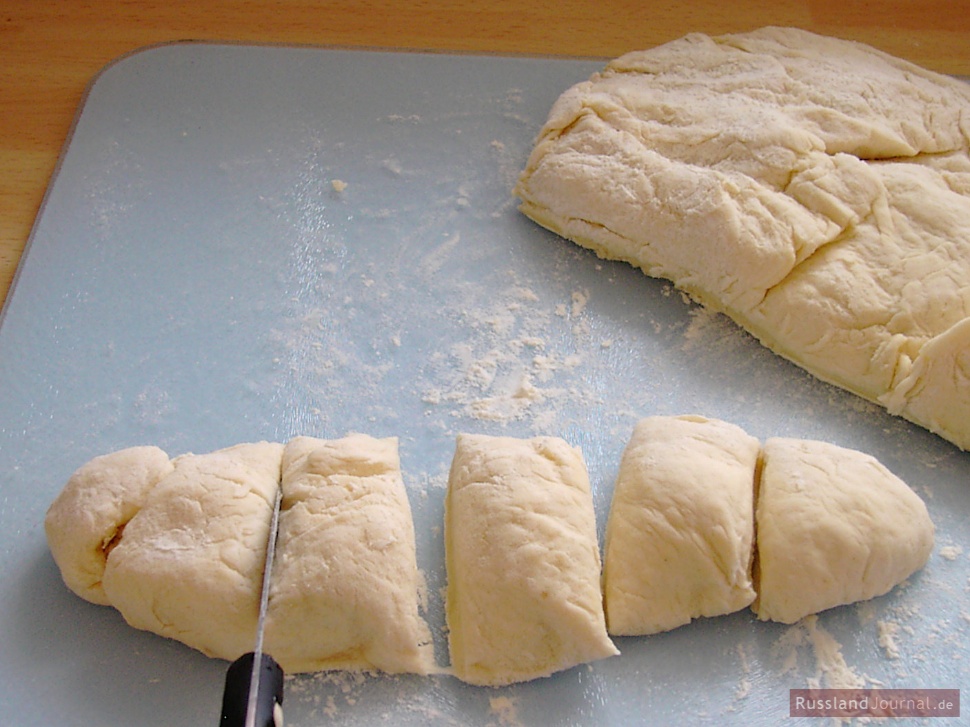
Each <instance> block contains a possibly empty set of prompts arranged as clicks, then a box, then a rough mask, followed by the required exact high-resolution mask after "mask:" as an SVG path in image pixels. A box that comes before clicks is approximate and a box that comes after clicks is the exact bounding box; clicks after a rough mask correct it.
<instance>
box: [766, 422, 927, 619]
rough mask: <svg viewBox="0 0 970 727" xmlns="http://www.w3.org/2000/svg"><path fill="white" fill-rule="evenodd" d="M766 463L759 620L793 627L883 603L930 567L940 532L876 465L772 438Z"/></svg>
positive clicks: (904, 488)
mask: <svg viewBox="0 0 970 727" xmlns="http://www.w3.org/2000/svg"><path fill="white" fill-rule="evenodd" d="M762 456H763V468H762V474H761V484H760V489H759V493H758V503H757V513H756V526H757V533H758V535H757V539H758V544H757V547H758V556H757V567H756V571H757V573H758V576H757V590H758V599H757V601H756V602H755V604H754V606H753V609H754V611H755V613H756V614H757V615H758V618H760V619H762V620H773V621H781V622H783V623H794V622H795V621H798V620H799V619H801V618H802V617H804V616H807V615H809V614H813V613H817V612H819V611H823V610H825V609H828V608H832V607H834V606H840V605H843V604H847V603H853V602H856V601H862V600H866V599H869V598H873V597H875V596H880V595H882V594H884V593H887V592H888V591H889V590H890V589H892V588H893V587H894V586H896V585H898V584H899V583H901V582H902V581H904V580H905V579H906V578H908V577H909V576H910V575H911V574H912V573H914V572H915V571H917V570H919V569H920V568H921V567H922V566H923V565H924V564H925V563H926V561H927V559H928V558H929V556H930V553H931V551H932V549H933V539H934V529H933V523H932V521H931V520H930V517H929V514H928V512H927V510H926V506H925V504H924V503H923V501H922V500H921V499H920V498H919V496H918V495H917V494H916V493H915V492H913V490H911V489H910V488H909V486H908V485H906V483H904V482H903V481H902V480H900V479H899V478H898V477H896V476H895V475H894V474H892V473H891V472H890V471H889V470H888V469H887V468H886V467H885V466H884V465H882V464H881V463H880V462H879V461H877V460H876V459H874V458H873V457H871V456H870V455H868V454H864V453H862V452H858V451H856V450H852V449H846V448H843V447H839V446H837V445H834V444H829V443H827V442H817V441H811V440H802V439H787V438H771V439H768V440H767V441H766V442H765V444H764V449H763V454H762Z"/></svg>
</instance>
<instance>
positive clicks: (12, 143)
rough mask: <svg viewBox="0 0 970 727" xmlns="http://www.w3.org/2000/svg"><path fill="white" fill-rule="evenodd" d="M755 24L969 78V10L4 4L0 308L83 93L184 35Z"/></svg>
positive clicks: (548, 45)
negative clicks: (857, 45)
mask: <svg viewBox="0 0 970 727" xmlns="http://www.w3.org/2000/svg"><path fill="white" fill-rule="evenodd" d="M762 25H794V26H799V27H802V28H805V29H807V30H813V31H815V32H819V33H825V34H828V35H836V36H840V37H844V38H850V39H854V40H861V41H863V42H866V43H870V44H871V45H874V46H876V47H878V48H881V49H883V50H885V51H888V52H890V53H893V54H894V55H898V56H901V57H904V58H908V59H909V60H912V61H914V62H916V63H919V64H921V65H924V66H926V67H928V68H931V69H933V70H937V71H940V72H944V73H952V74H956V75H970V0H929V1H920V0H885V1H884V2H879V0H774V2H771V3H764V2H759V1H758V0H738V1H734V0H699V1H697V2H692V1H690V0H684V2H671V1H669V0H668V2H659V1H656V0H654V1H652V2H651V0H596V2H592V1H591V0H491V1H490V0H460V1H459V0H408V1H407V2H405V0H397V1H395V0H332V1H329V2H322V1H321V2H312V1H311V0H281V1H279V2H265V3H260V2H254V1H252V0H250V1H249V2H243V1H240V0H237V1H235V2H234V1H232V0H195V1H194V2H181V1H174V2H173V1H172V0H166V1H165V2H156V1H154V0H56V1H47V2H45V1H44V0H2V2H0V109H2V114H0V301H3V300H5V299H6V296H7V293H8V290H9V288H10V285H11V281H12V279H13V276H14V272H15V270H16V267H17V263H18V261H19V260H20V256H21V254H22V253H23V250H24V245H25V244H26V241H27V239H28V236H29V234H30V229H31V226H32V224H33V221H34V217H35V216H36V214H37V211H38V209H39V207H40V204H41V202H42V200H43V196H44V191H45V189H46V188H47V184H48V181H49V180H50V178H51V174H52V172H53V171H54V168H55V165H56V163H57V158H58V154H59V153H60V150H61V147H62V145H63V144H64V141H65V139H66V138H67V135H68V133H69V130H70V127H71V122H72V120H73V118H74V115H75V113H76V111H77V109H78V105H79V103H80V101H81V99H82V97H83V94H84V90H85V88H86V86H87V85H88V83H90V82H91V81H92V79H93V78H94V77H95V76H96V74H97V73H98V71H99V70H100V69H101V68H102V67H103V66H104V65H105V64H106V63H108V62H110V61H111V60H113V59H115V58H118V57H119V56H121V55H123V54H125V53H128V52H129V51H132V50H135V49H137V48H140V47H143V46H146V45H150V44H155V43H163V42H167V41H175V40H188V39H192V40H214V41H242V42H253V43H285V44H311V45H337V46H366V47H391V48H408V49H420V50H442V51H463V52H464V51H471V52H497V53H526V54H545V55H572V56H587V57H603V58H607V57H613V56H616V55H619V54H621V53H623V52H626V51H629V50H636V49H641V48H647V47H650V46H653V45H656V44H659V43H662V42H665V41H668V40H672V39H674V38H677V37H679V36H681V35H684V34H685V33H688V32H691V31H701V32H706V33H713V34H717V33H727V32H736V31H744V30H750V29H753V28H756V27H759V26H762Z"/></svg>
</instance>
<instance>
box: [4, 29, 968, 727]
mask: <svg viewBox="0 0 970 727" xmlns="http://www.w3.org/2000/svg"><path fill="white" fill-rule="evenodd" d="M600 66H601V63H600V62H598V61H589V60H554V59H540V58H509V57H495V56H488V57H482V56H454V55H438V54H412V53H393V52H372V51H350V50H337V49H319V48H290V47H253V46H235V45H205V44H177V45H168V46H161V47H155V48H150V49H146V50H144V51H142V52H139V53H136V54H133V55H131V56H128V57H125V58H123V59H121V60H120V61H119V62H117V63H115V64H112V65H111V66H109V67H108V68H107V69H105V71H104V72H103V73H102V74H100V75H99V76H98V78H97V79H96V80H95V82H94V83H93V84H92V86H91V88H90V92H89V94H88V95H87V97H86V100H85V102H84V104H83V106H82V108H81V110H80V112H79V115H78V118H77V121H76V125H75V128H74V130H73V133H72V135H71V137H70V139H69V142H68V144H67V145H66V148H65V150H64V153H63V155H62V159H61V163H60V165H59V168H58V170H57V173H56V175H55V178H54V180H53V182H52V184H51V187H50V189H49V191H48V195H47V197H46V201H45V203H44V205H43V208H42V211H41V214H40V216H39V218H38V220H37V223H36V225H35V228H34V230H33V233H32V236H31V239H30V243H29V246H28V250H27V252H26V254H25V256H24V259H23V261H22V263H21V267H20V269H19V271H18V275H17V278H16V282H15V287H14V289H13V291H12V293H11V295H10V298H9V301H8V303H7V305H6V308H5V310H4V312H3V318H2V321H0V553H2V557H0V633H2V634H3V638H2V642H0V643H2V646H0V703H2V704H3V705H4V707H3V715H4V720H5V721H6V722H8V723H10V724H18V725H44V726H45V727H47V726H49V725H55V724H56V725H91V724H98V725H106V726H107V725H124V726H127V727H130V726H131V725H140V726H142V727H149V726H151V725H166V727H172V725H202V724H215V723H216V721H217V719H218V712H219V703H220V699H221V690H222V680H223V677H224V673H225V668H226V664H225V663H224V662H220V661H216V660H211V659H208V658H206V657H204V656H202V655H201V654H198V653H196V652H194V651H192V650H190V649H189V648H187V647H185V646H182V645H181V644H178V643H175V642H173V641H169V640H165V639H162V638H160V637H157V636H154V635H152V634H148V633H144V632H139V631H135V630H133V629H131V628H129V627H128V626H127V625H126V624H125V623H124V622H123V620H122V619H121V617H120V616H119V615H118V614H117V613H116V612H115V611H113V610H112V609H110V608H107V607H98V606H93V605H91V604H88V603H86V602H84V601H82V600H80V599H79V598H77V597H76V596H74V595H73V594H71V593H70V592H69V591H68V590H67V589H66V588H65V587H64V585H63V584H62V582H61V580H60V577H59V574H58V572H57V569H56V567H55V566H54V563H53V561H52V559H51V557H50V555H49V553H48V550H47V547H46V543H45V539H44V534H43V527H42V522H43V517H44V513H45V510H46V508H47V506H48V505H49V503H50V501H51V500H52V499H53V498H54V496H55V495H56V494H57V492H58V491H59V490H60V488H61V487H62V486H63V484H64V482H65V481H66V479H67V478H68V476H69V475H70V474H71V472H72V471H73V470H74V469H75V468H77V467H78V466H79V465H81V464H83V463H84V462H86V461H87V460H88V459H90V458H92V457H94V456H96V455H98V454H103V453H106V452H109V451H113V450H115V449H120V448H122V447H125V446H129V445H133V444H157V445H159V446H161V447H162V448H164V449H165V450H166V451H168V452H169V454H170V455H173V456H174V455H176V454H180V453H184V452H190V451H192V452H205V451H210V450H213V449H216V448H219V447H223V446H229V445H232V444H237V443H239V442H244V441H255V440H260V439H275V440H280V441H283V440H285V439H287V438H288V437H290V436H292V435H296V434H311V435H316V436H323V437H327V436H341V435H343V434H345V433H347V432H350V431H363V432H367V433H370V434H373V435H375V436H390V435H394V436H398V437H400V444H401V457H402V464H403V468H404V472H405V480H406V483H407V486H408V490H409V495H410V498H411V504H412V508H413V511H414V517H415V522H416V528H417V538H418V542H417V545H418V561H419V565H420V567H421V569H422V571H423V572H424V574H425V576H426V580H427V596H428V598H427V601H428V603H427V617H428V620H429V622H430V623H431V624H432V627H433V630H434V635H435V643H436V649H437V655H438V659H439V661H440V662H441V663H447V642H446V633H445V630H444V617H443V602H442V595H441V594H442V590H441V589H442V588H443V587H444V585H445V574H444V561H443V545H442V514H443V513H442V503H443V499H444V493H445V484H446V477H447V470H448V466H449V464H450V459H451V455H452V452H453V448H454V437H455V434H456V433H458V432H460V431H474V432H484V433H502V434H512V435H516V436H529V435H532V434H552V435H557V436H562V437H564V438H565V439H567V440H569V441H570V442H572V443H573V444H576V445H579V446H581V447H582V449H583V451H584V454H585V457H586V460H587V464H588V466H589V471H590V477H591V480H592V484H593V489H594V501H595V507H596V512H597V516H598V522H599V526H600V534H601V537H602V530H603V526H604V525H605V521H606V514H607V510H608V507H609V500H610V496H611V492H612V486H613V485H612V483H613V478H614V476H615V474H616V470H617V466H618V462H619V456H620V453H621V451H622V449H623V446H624V445H625V443H626V441H627V439H628V438H629V436H630V433H631V431H632V427H633V424H634V422H635V421H636V420H637V418H639V417H641V416H645V415H648V414H682V413H697V414H704V415H707V416H710V417H717V418H721V419H725V420H727V421H731V422H734V423H735V424H738V425H740V426H742V427H744V428H745V429H746V430H747V431H748V432H750V433H751V434H753V435H755V436H757V437H759V438H761V439H764V438H766V437H769V436H774V435H785V436H797V437H806V438H817V439H825V440H829V441H832V442H835V443H837V444H840V445H842V446H847V447H853V448H856V449H861V450H863V451H866V452H869V453H871V454H873V455H875V456H876V457H878V458H879V459H880V460H881V461H883V462H884V463H885V464H886V465H887V466H888V467H889V468H890V469H891V470H893V471H894V472H895V473H896V474H898V475H899V476H900V477H902V478H903V479H904V480H906V481H907V482H908V483H909V484H910V485H911V486H913V487H914V488H915V489H916V490H917V491H918V492H919V493H920V494H921V495H922V496H923V497H924V499H926V500H927V502H928V505H929V508H930V511H931V515H932V516H933V518H934V520H935V522H936V525H937V546H936V550H935V552H934V554H933V556H932V557H931V560H930V562H929V564H928V565H927V567H926V568H925V569H924V570H923V571H922V572H920V573H919V574H917V575H916V576H914V577H913V578H912V579H911V580H910V582H909V583H907V584H905V585H904V586H902V587H900V588H897V589H896V590H894V591H893V592H892V593H891V594H889V595H888V596H885V597H882V598H878V599H875V600H874V601H872V602H869V603H865V604H860V605H856V606H849V607H844V608H839V609H835V610H832V611H830V612H826V613H824V614H822V615H820V616H819V617H818V619H817V621H812V622H810V623H808V624H801V625H797V626H791V627H789V626H781V625H778V624H770V623H759V622H757V621H756V619H755V618H754V617H753V616H752V615H751V614H750V613H748V612H747V611H745V612H741V613H738V614H734V615H732V616H727V617H722V618H713V619H706V620H701V621H697V622H695V623H693V624H691V625H688V626H685V627H683V628H680V629H677V630H675V631H672V632H669V633H666V634H661V635H657V636H653V637H649V638H640V639H634V638H624V639H618V640H617V644H618V646H619V648H620V650H621V651H622V655H621V656H619V657H616V658H613V659H609V660H607V661H602V662H598V663H595V664H592V665H588V666H582V667H578V668H575V669H572V670H569V671H567V672H564V673H562V674H559V675H556V676H554V677H552V678H549V679H543V680H539V681H536V682H533V683H528V684H522V685H517V686H513V687H509V688H504V689H495V690H489V689H479V688H474V687H469V686H466V685H462V684H460V683H459V682H457V681H456V680H454V679H452V678H450V677H447V676H436V677H430V678H420V677H376V676H368V677H354V676H352V675H346V674H330V675H326V674H319V675H308V676H301V677H294V678H290V679H289V680H288V682H287V686H286V702H285V711H286V717H287V724H288V725H291V726H292V727H300V726H309V725H324V724H327V725H330V724H340V725H344V724H347V725H373V724H394V725H410V724H414V725H425V724H436V725H485V724H493V725H497V724H503V725H504V724H509V725H519V724H521V725H606V724H706V723H710V724H718V725H724V724H744V725H774V724H778V723H779V722H781V721H783V720H785V719H786V718H787V717H788V710H789V702H788V699H789V689H791V688H798V687H806V686H808V685H809V684H813V683H820V684H822V685H828V686H848V685H856V684H861V685H865V686H877V685H882V686H887V687H926V688H960V687H962V686H965V685H966V684H967V683H968V670H970V647H968V644H970V639H968V629H970V605H968V596H967V591H968V588H970V586H968V583H970V580H968V578H970V524H968V523H970V518H968V514H970V455H968V454H966V453H962V452H960V451H958V450H957V449H956V448H955V447H953V446H952V445H949V444H947V443H946V442H944V441H943V440H941V439H939V438H937V437H935V436H933V435H932V434H929V433H928V432H926V431H924V430H921V429H919V428H917V427H914V426H913V425H910V424H908V423H907V422H904V421H901V420H899V419H896V418H893V417H891V416H889V415H887V414H886V413H885V412H884V411H883V410H881V409H880V408H878V407H876V406H873V405H870V404H867V403H865V402H863V401H861V400H860V399H858V398H856V397H854V396H852V395H851V394H848V393H845V392H843V391H840V390H838V389H835V388H833V387H831V386H828V385H825V384H822V383H820V382H818V381H816V380H814V379H813V378H811V377H810V376H809V375H807V374H806V373H804V372H802V371H801V370H800V369H798V368H796V367H795V366H793V365H791V364H790V363H787V362H786V361H783V360H781V359H780V358H778V357H776V356H774V355H772V354H771V353H769V352H768V351H766V350H765V349H763V348H762V347H760V346H759V345H758V344H757V343H756V342H755V341H754V340H753V339H752V338H750V337H749V336H747V335H746V334H744V333H743V332H742V331H740V330H739V329H738V328H736V327H735V326H733V325H732V324H731V323H729V322H728V321H727V320H726V319H724V318H722V317H720V316H716V315H712V314H709V313H706V312H705V311H703V310H702V309H700V308H698V307H696V306H694V305H691V304H690V303H688V302H687V301H685V300H684V299H683V297H682V296H681V295H680V294H679V293H677V292H676V291H674V290H673V289H672V287H671V286H670V285H669V284H667V283H665V282H663V281H659V280H652V279H648V278H647V277H645V276H643V275H642V274H641V273H639V272H638V271H636V270H633V269H632V268H630V267H629V266H626V265H623V264H613V263H608V262H604V261H601V260H598V259H597V258H596V257H595V256H593V255H591V254H590V253H588V252H585V251H583V250H581V249H579V248H578V247H576V246H574V245H572V244H570V243H567V242H564V241H562V240H559V239H558V238H556V237H555V236H554V235H552V234H550V233H548V232H547V231H544V230H542V229H540V228H538V227H537V226H535V225H534V224H533V223H531V222H530V221H528V220H527V219H525V218H524V217H523V216H522V215H521V214H520V213H519V212H518V211H517V210H516V202H515V200H514V198H513V197H512V196H511V187H512V185H513V183H514V181H515V178H516V176H517V174H518V172H519V170H520V169H521V168H522V166H523V164H524V163H525V159H526V156H527V155H528V153H529V150H530V148H531V144H532V141H533V138H534V136H535V134H536V133H537V131H538V129H539V127H540V125H541V124H542V122H543V121H544V119H545V116H546V114H547V112H548V110H549V107H550V106H551V104H552V103H553V102H554V101H555V99H556V98H557V97H558V96H559V94H560V93H561V92H562V91H563V90H565V89H566V88H567V87H568V86H570V85H572V84H573V83H575V82H577V81H579V80H582V79H585V78H586V77H587V76H588V75H589V74H590V73H591V72H593V71H594V70H596V69H598V68H599V67H600ZM797 722H798V720H795V723H797ZM803 722H805V723H813V722H809V721H808V720H803Z"/></svg>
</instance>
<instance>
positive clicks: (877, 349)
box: [516, 28, 970, 449]
mask: <svg viewBox="0 0 970 727" xmlns="http://www.w3.org/2000/svg"><path fill="white" fill-rule="evenodd" d="M967 119H970V86H968V85H967V84H966V83H963V82H961V81H958V80H956V79H953V78H949V77H946V76H943V75H940V74H936V73H932V72H930V71H927V70H925V69H922V68H919V67H918V66H915V65H913V64H911V63H908V62H906V61H904V60H901V59H898V58H894V57H892V56H889V55H887V54H885V53H882V52H880V51H878V50H876V49H874V48H870V47H867V46H864V45H861V44H858V43H853V42H849V41H843V40H839V39H836V38H828V37H824V36H819V35H815V34H812V33H808V32H805V31H801V30H797V29H793V28H763V29H760V30H757V31H752V32H750V33H741V34H734V35H725V36H719V37H708V36H706V35H701V34H692V35H689V36H686V37H684V38H682V39H680V40H677V41H673V42H671V43H668V44H665V45H663V46H659V47H657V48H654V49H652V50H647V51H640V52H634V53H630V54H627V55H625V56H622V57H620V58H618V59H616V60H614V61H612V62H611V63H609V64H608V65H607V67H606V68H605V69H604V70H603V71H602V72H601V73H598V74H596V75H594V76H593V77H592V78H591V79H590V80H588V81H586V82H583V83H580V84H577V85H576V86H574V87H573V88H571V89H569V90H567V91H566V92H565V93H564V94H562V96H561V97H560V98H559V99H558V101H557V102H556V103H555V105H554V106H553V108H552V110H551V111H550V114H549V118H548V120H547V122H546V124H545V125H544V127H543V129H542V130H541V132H540V135H539V137H538V140H537V142H536V144H535V148H534V149H533V151H532V154H531V156H530V158H529V160H528V163H527V165H526V168H525V170H524V171H523V173H522V175H521V177H520V180H519V182H518V184H517V186H516V193H517V194H518V196H519V197H520V199H521V200H522V205H521V209H522V211H523V212H524V213H525V214H526V215H528V216H529V217H531V218H532V219H534V220H535V221H536V222H538V223H539V224H542V225H544V226H546V227H548V228H549V229H551V230H553V231H554V232H557V233H558V234H560V235H562V236H564V237H566V238H569V239H570V240H573V241H574V242H576V243H578V244H580V245H583V246H585V247H588V248H591V249H593V250H595V251H596V252H597V253H598V254H599V255H601V256H604V257H607V258H612V259H618V260H624V261H627V262H630V263H632V264H633V265H636V266H638V267H640V268H642V269H643V270H644V271H645V272H646V273H648V274H650V275H653V276H657V277H663V278H667V279H670V280H671V281H673V282H674V283H675V285H677V286H678V287H679V288H680V289H682V290H684V291H686V292H687V293H689V294H690V295H691V296H693V297H694V298H695V299H697V300H698V301H700V302H701V303H703V304H704V305H706V306H708V307H710V308H712V309H714V310H717V311H721V312H724V313H726V314H727V315H728V316H730V317H731V318H732V319H734V320H735V321H736V322H737V323H739V324H740V325H741V326H742V327H744V328H745V329H747V330H748V331H750V332H751V333H753V334H754V335H755V336H757V337H758V338H759V340H761V342H762V343H763V344H764V345H766V346H767V347H769V348H770V349H772V350H773V351H775V352H776V353H778V354H780V355H782V356H784V357H786V358H788V359H790V360H792V361H793V362H795V363H797V364H798V365H800V366H802V367H804V368H805V369H806V370H808V371H810V372H811V373H813V374H814V375H816V376H817V377H819V378H821V379H823V380H825V381H828V382H831V383H834V384H836V385H838V386H841V387H843V388H845V389H848V390H849V391H852V392H854V393H856V394H859V395H860V396H863V397H865V398H867V399H869V400H872V401H875V402H878V403H880V404H881V405H883V406H885V407H886V408H887V410H888V411H890V412H891V413H893V414H898V415H901V416H903V417H905V418H907V419H910V420H912V421H913V422H915V423H917V424H920V425H921V426H924V427H926V428H928V429H930V430H931V431H933V432H936V433H937V434H939V435H941V436H943V437H944V438H946V439H948V440H950V441H951V442H953V443H955V444H957V445H958V446H960V447H962V448H964V449H967V448H970V346H968V345H967V342H968V341H970V322H968V321H970V126H968V122H967Z"/></svg>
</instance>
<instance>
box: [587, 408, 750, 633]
mask: <svg viewBox="0 0 970 727" xmlns="http://www.w3.org/2000/svg"><path fill="white" fill-rule="evenodd" d="M760 450H761V444H760V442H759V441H758V440H757V439H756V438H754V437H752V436H750V435H749V434H747V433H746V432H744V431H743V430H742V429H740V428H739V427H737V426H735V425H733V424H728V423H727V422H722V421H718V420H715V419H706V418H704V417H699V416H681V417H664V416H655V417H648V418H646V419H642V420H640V421H639V422H638V423H637V425H636V427H635V428H634V431H633V436H632V437H631V439H630V441H629V443H628V444H627V446H626V449H625V450H624V452H623V458H622V460H621V462H620V471H619V474H618V476H617V479H616V485H615V488H614V490H613V501H612V504H611V507H610V517H609V521H608V523H607V528H606V547H605V553H604V596H605V602H606V619H607V625H608V627H609V632H610V633H611V634H614V635H624V636H630V635H638V634H652V633H656V632H659V631H666V630H669V629H673V628H676V627H677V626H681V625H683V624H686V623H688V622H690V620H691V619H693V618H697V617H698V616H717V615H720V614H726V613H731V612H733V611H738V610H740V609H742V608H744V607H746V606H748V605H750V604H751V602H752V601H753V600H754V597H755V592H754V587H753V585H752V581H751V560H752V557H753V550H752V549H753V546H754V542H753V541H754V504H753V499H754V486H755V472H756V469H757V464H758V455H759V453H760Z"/></svg>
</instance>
